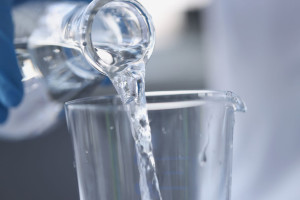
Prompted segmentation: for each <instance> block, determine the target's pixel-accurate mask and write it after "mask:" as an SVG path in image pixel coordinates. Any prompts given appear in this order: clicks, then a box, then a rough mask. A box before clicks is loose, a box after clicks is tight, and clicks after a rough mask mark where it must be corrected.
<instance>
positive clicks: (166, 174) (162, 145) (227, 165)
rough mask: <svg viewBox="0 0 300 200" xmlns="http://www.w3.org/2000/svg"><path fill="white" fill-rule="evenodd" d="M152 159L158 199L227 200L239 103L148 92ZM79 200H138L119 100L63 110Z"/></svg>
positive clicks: (222, 96) (226, 97)
mask: <svg viewBox="0 0 300 200" xmlns="http://www.w3.org/2000/svg"><path fill="white" fill-rule="evenodd" d="M147 102H148V103H147V108H148V115H149V121H150V127H151V131H152V144H153V154H154V158H155V163H156V173H157V177H158V181H159V187H160V191H161V195H162V199H164V200H229V199H230V186H231V163H232V142H233V127H234V117H235V112H236V111H241V112H244V111H245V109H246V108H245V105H244V103H243V101H242V100H241V99H240V98H239V97H238V96H237V95H235V94H234V93H232V92H218V91H173V92H151V93H147ZM65 109H66V116H67V122H68V128H69V132H70V133H71V134H72V138H73V146H74V151H75V161H76V169H77V176H78V183H79V192H80V199H81V200H139V199H141V197H140V196H141V194H140V188H139V173H138V167H137V164H138V163H137V156H136V151H135V143H134V139H133V137H132V134H131V128H130V124H129V119H128V116H127V114H126V111H125V110H124V108H123V106H122V103H121V100H120V99H119V97H118V96H105V97H92V98H85V99H79V100H74V101H71V102H67V103H66V105H65Z"/></svg>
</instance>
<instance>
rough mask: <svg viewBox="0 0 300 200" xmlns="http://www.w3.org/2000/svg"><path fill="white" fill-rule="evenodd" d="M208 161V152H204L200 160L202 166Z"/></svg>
mask: <svg viewBox="0 0 300 200" xmlns="http://www.w3.org/2000/svg"><path fill="white" fill-rule="evenodd" d="M206 162H207V157H206V153H205V152H204V153H203V156H202V158H201V161H200V166H201V167H204V165H205V164H206Z"/></svg>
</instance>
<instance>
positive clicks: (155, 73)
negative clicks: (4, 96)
mask: <svg viewBox="0 0 300 200" xmlns="http://www.w3.org/2000/svg"><path fill="white" fill-rule="evenodd" d="M140 2H141V3H142V4H143V5H144V6H145V7H146V9H147V10H148V11H149V13H151V15H152V17H153V20H154V24H155V27H156V47H155V50H154V52H153V55H152V57H151V59H150V61H149V63H148V65H147V68H146V69H147V72H146V88H147V91H158V90H183V89H213V90H231V91H233V92H235V93H236V94H238V95H240V96H241V97H242V98H243V99H244V101H245V102H246V104H247V106H248V111H247V113H246V114H238V116H237V121H236V129H235V137H234V147H233V148H234V160H233V185H232V199H233V200H254V199H255V200H283V199H288V200H298V199H299V198H300V190H299V188H298V185H299V184H300V181H299V180H300V156H299V155H298V154H299V153H298V152H300V123H299V122H300V114H299V113H300V106H299V102H300V93H299V92H298V91H299V89H300V67H299V65H300V56H299V54H300V37H299V35H300V21H299V17H300V14H299V9H300V2H299V1H297V0H285V1H282V0H263V1H262V0H243V1H239V0H226V1H225V0H184V1H182V0H181V1H180V0H172V1H171V0H164V1H158V0H151V1H150V0H140ZM112 92H113V90H112V89H111V88H105V89H103V90H101V91H98V93H97V95H98V94H108V93H112ZM0 160H1V162H0V199H5V200H20V199H22V200H27V199H28V200H40V199H43V200H48V199H49V200H50V199H51V200H52V199H57V200H60V199H62V200H66V199H72V200H76V199H79V197H78V188H77V180H76V169H75V168H74V159H73V150H72V144H71V139H70V135H69V134H68V132H67V128H66V124H65V121H64V116H63V114H62V117H61V123H59V124H57V125H56V126H55V127H53V128H52V129H51V130H50V131H48V133H47V134H45V135H42V136H40V137H37V138H33V139H27V140H22V141H13V142H12V141H6V140H1V141H0Z"/></svg>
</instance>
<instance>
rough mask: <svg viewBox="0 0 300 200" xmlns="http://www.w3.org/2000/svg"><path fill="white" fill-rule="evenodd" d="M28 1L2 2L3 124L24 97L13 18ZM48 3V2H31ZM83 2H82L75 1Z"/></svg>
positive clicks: (0, 114) (0, 85)
mask: <svg viewBox="0 0 300 200" xmlns="http://www.w3.org/2000/svg"><path fill="white" fill-rule="evenodd" d="M26 1H27V0H0V123H3V122H4V121H5V120H6V118H7V116H8V112H9V109H10V108H11V107H15V106H17V105H18V104H19V103H20V102H21V100H22V97H23V94H24V89H23V84H22V81H21V80H22V75H21V73H20V70H19V68H18V64H17V59H16V53H15V49H14V44H13V39H14V30H13V22H12V17H11V8H12V6H13V5H17V4H21V3H24V2H26ZM31 1H46V0H31ZM73 1H82V0H73ZM85 1H87V2H90V0H85Z"/></svg>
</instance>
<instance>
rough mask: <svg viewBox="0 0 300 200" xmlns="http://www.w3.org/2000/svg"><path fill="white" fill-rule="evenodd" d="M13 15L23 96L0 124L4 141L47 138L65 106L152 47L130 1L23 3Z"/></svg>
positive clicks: (142, 15) (140, 11)
mask: <svg viewBox="0 0 300 200" xmlns="http://www.w3.org/2000/svg"><path fill="white" fill-rule="evenodd" d="M13 16H14V21H15V32H16V35H15V38H16V39H15V46H16V52H17V57H18V60H19V66H20V69H21V72H22V74H23V77H24V78H23V81H24V86H25V97H24V100H23V102H22V104H21V105H20V106H19V107H18V108H16V109H12V111H11V112H10V116H9V118H8V121H7V123H6V124H4V125H0V137H2V138H7V139H23V138H28V137H33V136H36V135H40V134H42V133H45V132H46V131H47V130H49V128H51V127H52V126H53V125H54V124H55V123H56V122H57V121H58V119H59V117H58V116H59V115H60V113H61V111H62V107H63V104H62V103H63V102H65V101H67V100H70V99H72V98H74V97H76V95H78V94H79V93H80V92H82V91H87V89H90V88H93V87H95V86H96V87H98V88H99V87H101V86H100V85H101V84H103V83H105V82H107V77H106V74H107V73H108V72H113V71H119V70H122V69H124V67H126V66H127V65H126V62H133V61H135V60H139V59H142V58H141V57H140V55H144V52H145V51H148V49H151V50H152V49H153V45H154V33H153V30H154V29H153V26H152V24H150V26H149V23H148V22H149V18H150V16H149V14H148V13H147V11H146V10H145V9H144V8H143V7H142V5H141V4H139V3H138V2H137V1H134V0H117V1H111V0H94V1H92V2H91V3H90V4H88V3H85V2H52V3H49V2H48V3H36V2H34V3H26V4H23V5H21V6H19V7H16V8H15V9H14V11H13ZM149 38H150V39H149ZM149 47H150V48H149ZM141 52H143V54H142V53H141ZM147 54H148V53H147ZM150 54H151V53H149V55H150ZM143 59H144V58H143ZM16 124H18V126H16Z"/></svg>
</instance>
